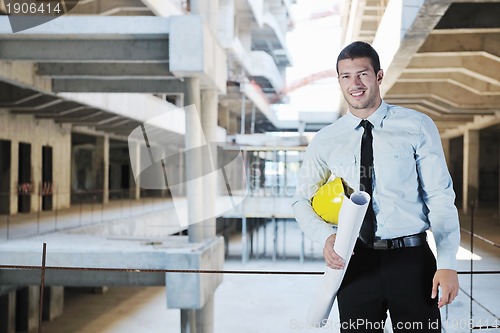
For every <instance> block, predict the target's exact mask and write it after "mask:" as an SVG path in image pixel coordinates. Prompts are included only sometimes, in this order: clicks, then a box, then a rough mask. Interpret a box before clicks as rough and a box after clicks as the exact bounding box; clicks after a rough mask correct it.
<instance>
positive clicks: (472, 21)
mask: <svg viewBox="0 0 500 333" xmlns="http://www.w3.org/2000/svg"><path fill="white" fill-rule="evenodd" d="M423 2H424V6H423V7H422V9H421V10H420V11H419V13H418V14H417V18H416V20H415V23H414V24H413V26H412V27H411V28H410V29H409V30H408V32H407V34H406V36H405V37H404V38H403V40H402V43H401V46H400V48H399V50H398V51H397V53H396V55H395V57H394V60H393V61H392V63H391V65H390V66H389V68H387V69H384V70H385V71H386V76H385V79H384V81H385V82H384V85H383V86H382V91H383V94H384V99H385V100H386V101H387V102H388V103H391V104H398V105H402V106H406V107H409V108H413V109H416V110H418V111H421V112H423V113H426V114H428V115H429V116H430V117H432V118H433V119H434V121H435V122H436V124H437V126H438V128H439V129H440V131H441V133H442V134H443V135H444V136H448V137H453V136H459V135H462V133H463V130H464V129H466V128H485V127H489V126H495V125H496V124H498V123H499V122H500V120H499V118H500V19H499V18H500V1H498V0H496V1H495V0H489V1H487V0H486V1H479V0H475V1H472V0H469V1H462V0H455V1H450V0H445V1H435V0H432V1H429V0H427V1H423ZM352 3H354V1H347V4H348V6H347V7H349V5H352ZM387 3H388V1H387V0H359V1H357V4H358V7H357V9H356V10H357V12H356V15H357V16H355V17H357V18H358V19H356V20H354V21H351V22H348V20H344V22H345V23H344V24H345V25H344V29H345V30H346V31H347V32H348V33H347V34H346V38H347V39H351V40H363V41H366V42H369V43H372V42H374V41H375V38H376V32H377V30H378V28H379V23H380V21H381V18H382V16H383V14H384V12H385V9H386V5H387ZM351 17H353V16H352V15H351ZM346 41H347V42H349V40H346ZM379 52H380V50H379Z"/></svg>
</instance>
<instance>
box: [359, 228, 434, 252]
mask: <svg viewBox="0 0 500 333" xmlns="http://www.w3.org/2000/svg"><path fill="white" fill-rule="evenodd" d="M426 241H427V234H426V233H425V232H421V233H419V234H416V235H410V236H404V237H398V238H393V239H379V240H375V241H374V242H373V243H371V244H366V243H365V242H363V241H361V244H363V246H365V247H368V248H370V249H375V250H392V249H401V248H404V247H415V246H421V245H423V244H425V242H426Z"/></svg>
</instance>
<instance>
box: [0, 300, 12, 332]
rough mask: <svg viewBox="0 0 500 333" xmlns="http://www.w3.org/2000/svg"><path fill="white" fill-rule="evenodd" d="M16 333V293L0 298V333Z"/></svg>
mask: <svg viewBox="0 0 500 333" xmlns="http://www.w3.org/2000/svg"><path fill="white" fill-rule="evenodd" d="M15 332H16V292H15V291H11V292H10V293H7V294H5V295H1V296H0V333H15Z"/></svg>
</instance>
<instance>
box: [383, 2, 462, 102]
mask: <svg viewBox="0 0 500 333" xmlns="http://www.w3.org/2000/svg"><path fill="white" fill-rule="evenodd" d="M452 2H453V0H439V1H437V0H425V1H424V2H423V3H422V5H421V6H420V7H418V8H414V7H412V6H404V5H403V4H402V2H401V1H390V2H389V5H388V7H387V9H386V11H385V12H384V16H383V17H382V20H381V22H380V25H379V28H378V30H377V35H376V37H375V40H374V41H373V46H374V47H375V49H376V50H377V51H378V52H379V55H380V61H381V64H382V68H383V69H384V70H385V76H384V80H383V82H382V85H381V92H382V95H383V96H385V94H386V93H387V92H388V91H389V89H390V88H391V87H392V86H393V85H394V84H395V83H396V81H397V80H398V78H399V76H400V74H401V72H402V71H403V69H405V68H406V67H407V66H408V63H409V62H410V60H411V59H412V57H413V55H415V54H416V53H417V52H418V51H419V49H420V47H421V46H422V44H423V43H424V42H425V40H426V38H427V36H428V35H429V34H430V33H431V31H432V30H433V28H434V26H435V25H436V24H437V23H438V22H439V20H440V19H441V17H442V16H443V15H444V13H445V12H446V10H447V9H448V7H449V6H450V4H451V3H452Z"/></svg>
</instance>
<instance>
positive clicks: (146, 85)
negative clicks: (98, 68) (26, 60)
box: [52, 79, 184, 94]
mask: <svg viewBox="0 0 500 333" xmlns="http://www.w3.org/2000/svg"><path fill="white" fill-rule="evenodd" d="M52 89H53V90H54V92H56V93H66V92H75V93H78V92H96V93H97V92H99V93H173V94H182V93H183V92H184V83H183V82H182V81H180V80H178V79H157V80H155V79H152V80H143V79H116V80H99V79H54V80H53V83H52Z"/></svg>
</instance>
